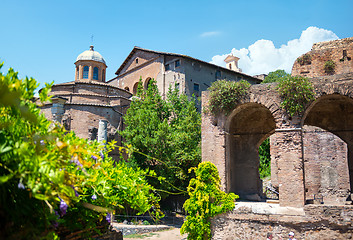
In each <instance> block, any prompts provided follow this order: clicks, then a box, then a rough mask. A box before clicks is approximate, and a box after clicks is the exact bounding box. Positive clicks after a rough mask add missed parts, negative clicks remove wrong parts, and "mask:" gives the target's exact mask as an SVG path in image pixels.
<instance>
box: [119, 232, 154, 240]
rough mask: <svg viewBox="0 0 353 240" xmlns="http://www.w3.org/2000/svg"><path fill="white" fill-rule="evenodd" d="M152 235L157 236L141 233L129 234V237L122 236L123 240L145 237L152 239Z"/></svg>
mask: <svg viewBox="0 0 353 240" xmlns="http://www.w3.org/2000/svg"><path fill="white" fill-rule="evenodd" d="M154 235H157V233H152V232H151V233H142V234H137V233H136V234H131V235H127V236H124V238H141V239H143V238H146V237H152V236H154Z"/></svg>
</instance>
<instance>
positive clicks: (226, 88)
mask: <svg viewBox="0 0 353 240" xmlns="http://www.w3.org/2000/svg"><path fill="white" fill-rule="evenodd" d="M250 86H251V85H250V83H248V82H247V81H245V80H241V81H239V82H235V81H227V80H219V81H216V82H214V83H212V85H211V87H210V88H209V90H210V101H209V106H208V109H207V110H206V111H208V112H210V113H211V114H213V115H218V114H221V113H224V114H225V115H228V114H229V113H230V112H231V111H232V110H233V109H234V108H235V106H236V105H237V104H238V103H239V101H240V100H241V99H242V98H244V97H245V96H246V95H247V94H248V90H249V88H250Z"/></svg>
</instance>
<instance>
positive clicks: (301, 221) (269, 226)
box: [212, 203, 353, 240]
mask: <svg viewBox="0 0 353 240" xmlns="http://www.w3.org/2000/svg"><path fill="white" fill-rule="evenodd" d="M290 231H293V232H294V233H295V238H296V239H306V240H316V239H320V240H332V239H352V238H353V206H323V205H308V206H305V207H304V208H301V209H297V208H291V207H286V208H284V207H279V206H278V205H276V204H262V203H258V204H255V203H252V204H245V203H236V207H235V209H234V210H233V211H231V212H229V213H225V214H222V215H218V216H217V217H215V218H214V219H213V220H212V239H213V240H245V239H249V240H252V239H266V235H267V233H268V232H272V233H273V236H274V238H273V239H274V240H277V239H288V233H289V232H290Z"/></svg>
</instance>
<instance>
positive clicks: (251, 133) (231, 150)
mask: <svg viewBox="0 0 353 240" xmlns="http://www.w3.org/2000/svg"><path fill="white" fill-rule="evenodd" d="M275 127H276V124H275V119H274V117H273V116H272V113H271V112H270V110H268V109H267V108H266V107H265V106H263V105H261V104H258V103H247V104H242V105H240V106H238V107H237V108H236V109H235V110H234V111H233V112H232V114H231V115H230V116H229V120H228V127H227V128H228V133H229V134H228V135H227V138H226V148H227V155H226V169H227V173H226V174H227V176H226V177H227V181H226V182H227V186H226V188H227V191H228V192H234V193H236V194H238V195H239V196H240V198H241V199H243V200H253V201H261V200H262V199H263V198H264V195H263V190H262V182H261V179H260V174H259V151H258V150H259V146H260V144H261V143H262V142H263V141H265V140H266V139H267V138H268V137H269V136H270V135H271V134H273V133H274V131H275Z"/></svg>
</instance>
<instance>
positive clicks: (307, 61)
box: [297, 53, 311, 66]
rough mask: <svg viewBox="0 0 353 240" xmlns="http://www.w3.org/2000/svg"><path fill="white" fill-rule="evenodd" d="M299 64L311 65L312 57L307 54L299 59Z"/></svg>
mask: <svg viewBox="0 0 353 240" xmlns="http://www.w3.org/2000/svg"><path fill="white" fill-rule="evenodd" d="M297 62H298V63H299V64H300V65H302V66H303V65H308V64H311V55H310V54H308V53H306V54H304V55H302V56H300V57H298V58H297Z"/></svg>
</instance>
